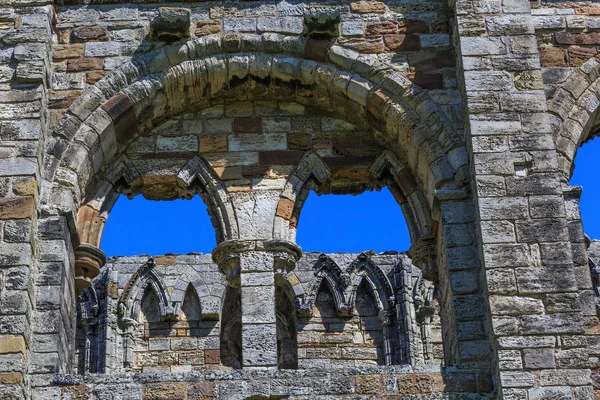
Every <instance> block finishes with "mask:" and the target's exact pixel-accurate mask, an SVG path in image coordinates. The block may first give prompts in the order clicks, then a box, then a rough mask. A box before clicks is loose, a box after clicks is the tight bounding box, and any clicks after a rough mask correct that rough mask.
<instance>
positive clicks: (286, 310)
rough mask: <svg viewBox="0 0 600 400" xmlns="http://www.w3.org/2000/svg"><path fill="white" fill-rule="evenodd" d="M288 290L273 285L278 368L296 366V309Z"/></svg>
mask: <svg viewBox="0 0 600 400" xmlns="http://www.w3.org/2000/svg"><path fill="white" fill-rule="evenodd" d="M288 292H289V290H288V288H286V287H283V286H282V285H276V286H275V308H276V320H277V326H276V328H277V366H278V367H279V369H297V368H298V338H297V332H296V330H297V326H296V323H297V321H296V309H295V307H294V303H293V301H292V300H291V299H290V293H288Z"/></svg>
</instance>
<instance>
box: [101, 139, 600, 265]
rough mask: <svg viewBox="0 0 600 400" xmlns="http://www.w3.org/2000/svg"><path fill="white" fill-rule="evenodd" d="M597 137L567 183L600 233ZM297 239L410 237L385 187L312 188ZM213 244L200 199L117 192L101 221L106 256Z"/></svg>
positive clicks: (320, 244)
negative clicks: (353, 192) (579, 189)
mask: <svg viewBox="0 0 600 400" xmlns="http://www.w3.org/2000/svg"><path fill="white" fill-rule="evenodd" d="M599 157H600V139H596V140H593V141H591V142H588V143H587V144H586V145H584V146H583V147H582V148H580V149H579V153H578V155H577V158H576V160H575V165H576V167H575V171H574V174H573V178H572V179H571V184H572V185H581V186H583V187H584V190H583V194H582V196H581V211H582V215H583V222H584V229H585V231H586V233H587V234H588V235H589V236H590V237H591V238H592V239H600V212H599V211H598V209H597V208H595V207H594V203H598V199H600V180H599V179H598V178H597V175H596V174H595V173H596V172H598V171H596V170H595V168H598V167H600V164H599V163H598V158H599ZM297 242H298V244H300V246H302V248H303V250H304V251H323V252H338V251H346V252H360V251H364V250H375V251H377V252H382V251H386V250H399V251H403V250H407V249H408V247H409V246H410V239H409V236H408V231H407V228H406V223H405V221H404V217H403V216H402V212H401V210H400V207H399V206H398V204H397V203H396V201H395V200H394V198H393V196H392V194H391V193H390V192H389V190H387V189H384V190H382V191H380V192H366V193H363V194H361V195H359V196H341V195H324V196H317V195H316V194H315V193H311V194H310V196H309V198H308V200H307V201H306V204H305V206H304V209H303V211H302V216H301V218H300V223H299V229H298V235H297ZM215 244H216V239H215V234H214V230H213V227H212V225H211V222H210V218H209V217H208V213H207V211H206V206H205V205H204V203H203V202H202V200H201V199H200V198H199V197H198V196H195V197H194V198H193V199H192V200H175V201H148V200H145V199H144V198H143V197H142V196H137V197H135V198H134V199H133V200H128V199H127V198H126V197H124V196H121V197H120V198H119V200H118V201H117V203H116V204H115V206H114V208H113V210H112V212H111V214H110V217H109V218H108V221H107V223H106V227H105V229H104V234H103V238H102V243H101V248H102V250H104V251H105V252H106V254H107V255H108V256H113V255H135V254H151V255H159V254H165V253H169V252H170V253H188V252H192V251H195V252H202V253H210V252H211V251H212V249H213V248H214V246H215Z"/></svg>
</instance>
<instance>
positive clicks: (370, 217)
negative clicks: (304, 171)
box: [297, 187, 410, 253]
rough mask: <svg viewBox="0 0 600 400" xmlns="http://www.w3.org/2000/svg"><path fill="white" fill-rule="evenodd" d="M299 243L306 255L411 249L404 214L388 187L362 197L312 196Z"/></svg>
mask: <svg viewBox="0 0 600 400" xmlns="http://www.w3.org/2000/svg"><path fill="white" fill-rule="evenodd" d="M297 241H298V244H299V245H300V246H301V247H302V249H303V251H305V252H308V251H320V252H321V251H322V252H327V253H332V252H342V251H343V252H352V253H359V252H361V251H365V250H374V251H375V252H378V253H380V252H385V251H389V250H406V249H408V248H409V247H410V236H409V234H408V229H407V226H406V221H405V219H404V216H403V215H402V210H401V208H400V206H399V205H398V203H397V202H396V200H395V199H394V196H393V195H392V193H391V192H390V190H389V189H388V188H387V187H386V188H383V189H382V190H381V191H373V192H364V193H362V194H360V195H336V194H328V195H321V196H318V195H317V194H316V193H315V192H311V193H310V194H309V196H308V199H307V200H306V203H305V205H304V207H303V209H302V213H301V216H300V221H299V222H298V232H297Z"/></svg>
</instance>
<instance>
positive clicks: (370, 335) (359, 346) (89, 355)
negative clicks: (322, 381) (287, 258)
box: [77, 253, 443, 375]
mask: <svg viewBox="0 0 600 400" xmlns="http://www.w3.org/2000/svg"><path fill="white" fill-rule="evenodd" d="M362 257H363V256H362V255H359V254H343V253H336V254H332V255H330V256H326V255H324V254H318V253H306V254H304V256H303V257H302V259H300V260H299V261H298V264H297V266H296V269H295V271H294V272H291V273H290V276H289V277H288V281H289V282H290V283H292V282H295V285H294V286H296V288H295V289H293V290H292V293H289V295H291V298H290V299H289V300H288V298H287V297H288V296H287V295H286V294H285V289H284V288H280V287H277V288H276V289H275V290H276V292H275V298H276V301H277V309H278V313H277V316H278V323H280V324H281V325H278V359H279V360H280V362H279V365H280V368H284V369H296V368H300V369H312V368H325V369H329V368H332V367H354V366H368V365H391V364H406V363H407V361H408V359H401V356H402V354H404V353H407V354H412V359H414V360H416V362H415V363H416V364H419V365H423V364H429V365H437V366H439V365H440V364H442V363H443V349H442V343H441V332H440V321H439V315H437V314H435V309H436V308H437V309H438V312H439V307H436V305H435V304H436V300H435V299H434V298H432V299H430V300H425V301H431V304H427V305H425V304H421V305H419V301H421V302H423V301H424V299H423V297H426V296H427V295H429V293H427V292H429V290H430V289H429V287H430V286H431V283H429V282H427V281H424V280H423V279H422V277H421V273H420V271H419V270H418V269H416V268H415V267H414V266H412V265H411V264H410V260H409V259H408V258H407V257H406V256H405V255H396V254H389V255H386V254H381V255H375V254H373V255H370V256H368V257H367V256H366V255H365V256H364V260H362ZM148 260H151V261H150V262H151V264H148ZM361 260H362V261H361ZM357 263H358V264H360V263H369V264H370V265H371V267H370V268H374V269H375V270H373V271H371V272H369V271H370V270H367V269H365V267H364V266H363V267H359V266H357ZM337 265H339V266H340V267H337ZM336 268H341V271H348V272H346V273H347V274H348V276H349V279H351V280H352V281H353V283H352V285H353V289H351V291H350V292H348V291H347V288H346V287H345V285H344V283H343V282H341V281H337V280H335V279H336V277H335V276H334V275H329V274H335V272H336ZM357 268H358V269H357ZM405 268H408V269H409V270H410V277H411V279H410V281H408V282H404V281H403V279H402V277H401V271H403V270H404V269H405ZM374 271H381V272H382V274H383V275H382V276H381V279H384V284H385V285H388V286H389V287H390V289H391V290H392V291H393V293H400V292H402V291H403V290H405V289H403V285H404V286H406V287H407V288H408V292H410V293H411V297H410V299H409V304H408V306H409V308H408V310H409V311H410V312H409V313H408V315H404V314H403V313H401V312H396V313H394V314H393V315H389V316H387V317H386V318H388V319H389V322H386V323H385V324H384V316H383V315H382V314H381V311H380V306H379V305H378V300H377V299H378V295H379V293H378V292H379V291H381V290H384V288H382V287H378V286H375V287H371V285H372V284H373V283H374V282H376V281H374V280H373V279H374V275H373V272H374ZM342 274H343V272H342ZM384 276H385V277H384ZM385 282H387V283H385ZM391 282H393V283H391ZM332 284H333V285H332ZM380 284H381V283H379V285H380ZM226 286H227V282H226V280H225V278H224V276H223V275H222V274H221V272H220V271H219V268H218V266H217V265H216V264H215V263H213V262H212V260H211V259H210V256H207V255H200V254H198V255H196V254H188V255H167V256H160V257H154V258H149V256H135V257H113V258H111V259H109V260H108V262H107V265H106V266H105V269H104V272H103V273H102V274H101V275H100V276H98V277H97V278H96V279H95V281H94V283H93V288H89V289H86V290H85V291H84V293H83V294H82V299H81V301H80V303H79V313H78V320H80V321H84V323H83V324H81V325H80V329H79V332H78V355H77V360H79V364H78V371H79V373H80V374H82V375H84V374H87V373H90V372H91V373H117V372H125V371H132V372H143V373H154V374H157V373H169V372H171V373H181V372H190V371H203V370H206V369H212V370H215V369H223V368H224V367H229V368H240V367H241V365H242V360H241V359H240V355H239V354H237V353H236V350H235V349H232V348H233V347H235V348H237V351H239V347H240V345H241V344H240V343H238V342H237V340H236V339H235V338H232V337H230V336H235V335H231V334H230V332H231V326H230V325H231V323H232V321H231V320H230V319H231V318H233V319H236V318H237V319H239V318H240V317H241V315H240V314H239V313H240V304H239V299H238V300H236V299H235V298H234V296H232V295H231V293H230V292H229V291H230V290H233V289H234V288H227V287H226ZM278 291H279V292H281V293H282V295H281V296H278ZM423 291H425V292H423ZM431 291H432V292H434V291H435V289H434V288H433V286H431ZM346 292H347V293H348V294H350V295H351V297H350V298H348V301H349V302H350V303H351V304H350V307H349V308H347V307H346V306H345V305H343V304H340V298H343V297H344V296H345V294H344V293H346ZM238 296H239V290H238ZM394 296H396V295H394ZM379 301H380V300H379ZM287 302H289V305H290V307H286V304H287ZM296 304H306V305H307V306H308V308H307V309H305V311H304V312H303V313H302V314H300V315H298V316H296V311H295V309H296ZM400 306H403V307H404V306H406V305H400V304H399V307H400ZM427 307H429V308H430V309H427V310H425V309H426V308H427ZM120 308H127V309H129V310H123V311H119V310H120ZM221 310H222V311H221ZM423 313H425V314H423ZM421 314H423V315H421ZM125 315H128V316H129V317H130V318H132V319H133V320H132V322H129V324H130V325H131V329H130V330H129V331H128V328H127V327H128V325H127V324H128V321H129V320H128V319H127V318H125ZM417 315H418V317H417ZM402 319H404V320H402ZM239 321H241V320H239ZM233 323H238V324H239V322H236V321H233ZM290 324H291V326H290ZM407 328H408V329H410V331H405V330H406V329H407ZM410 335H416V337H414V338H413V337H411V336H410ZM238 340H239V339H238ZM402 345H404V347H405V348H404V349H401V346H402ZM286 355H287V356H288V357H289V358H290V360H286V357H285V356H286ZM232 357H233V358H234V360H232V359H231V358H232ZM290 363H291V364H290Z"/></svg>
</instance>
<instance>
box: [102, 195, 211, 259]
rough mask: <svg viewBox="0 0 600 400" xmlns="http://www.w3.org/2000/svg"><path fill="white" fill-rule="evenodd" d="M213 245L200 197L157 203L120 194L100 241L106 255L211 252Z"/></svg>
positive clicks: (209, 223)
mask: <svg viewBox="0 0 600 400" xmlns="http://www.w3.org/2000/svg"><path fill="white" fill-rule="evenodd" d="M215 245H216V240H215V231H214V229H213V226H212V224H211V222H210V216H209V214H208V212H207V207H206V204H205V203H204V202H203V201H202V199H201V198H200V197H199V196H194V197H193V198H191V199H190V200H171V201H160V200H146V199H144V198H143V196H140V195H138V196H135V197H134V198H133V199H130V200H129V199H127V197H126V196H125V195H120V196H119V198H118V200H117V201H116V203H115V205H114V207H113V208H112V210H111V212H110V216H109V218H107V220H106V225H105V228H104V231H103V234H102V241H101V242H100V248H101V249H102V250H103V251H104V252H105V253H106V254H107V256H112V255H119V256H133V255H137V254H152V255H162V254H167V253H178V254H185V253H189V252H203V253H210V252H211V251H212V249H213V248H214V247H215Z"/></svg>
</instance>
